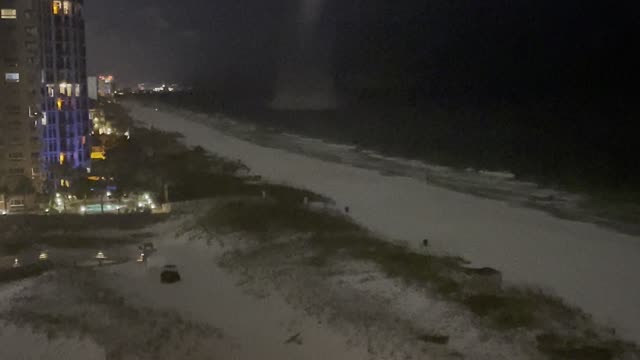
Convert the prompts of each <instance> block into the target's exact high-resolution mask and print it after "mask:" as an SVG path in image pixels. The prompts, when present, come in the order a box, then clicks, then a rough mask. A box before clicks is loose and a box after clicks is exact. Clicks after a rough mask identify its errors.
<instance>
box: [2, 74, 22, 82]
mask: <svg viewBox="0 0 640 360" xmlns="http://www.w3.org/2000/svg"><path fill="white" fill-rule="evenodd" d="M4 81H6V82H12V83H17V82H20V74H18V73H5V74H4Z"/></svg>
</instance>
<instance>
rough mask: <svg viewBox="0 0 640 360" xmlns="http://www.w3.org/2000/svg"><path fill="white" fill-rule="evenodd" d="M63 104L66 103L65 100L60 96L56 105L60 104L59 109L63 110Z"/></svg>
mask: <svg viewBox="0 0 640 360" xmlns="http://www.w3.org/2000/svg"><path fill="white" fill-rule="evenodd" d="M62 104H64V101H62V99H60V98H58V101H56V105H57V106H58V110H62Z"/></svg>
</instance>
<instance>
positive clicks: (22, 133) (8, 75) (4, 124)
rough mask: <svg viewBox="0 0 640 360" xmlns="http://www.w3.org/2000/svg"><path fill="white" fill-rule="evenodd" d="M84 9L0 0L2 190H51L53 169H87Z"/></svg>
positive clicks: (69, 3) (48, 0) (78, 3)
mask: <svg viewBox="0 0 640 360" xmlns="http://www.w3.org/2000/svg"><path fill="white" fill-rule="evenodd" d="M82 6H83V0H64V1H58V0H0V10H1V13H0V154H1V156H0V188H4V187H5V186H6V187H9V188H11V186H15V184H16V183H20V179H24V178H25V177H26V178H28V179H31V180H32V181H33V183H34V185H35V187H36V189H42V188H43V187H42V184H43V180H46V179H48V180H49V181H47V182H44V183H46V184H47V185H49V186H47V188H48V189H52V188H53V187H54V186H55V184H59V180H60V179H55V176H54V172H53V171H52V169H53V166H52V164H60V163H62V164H65V165H70V166H72V167H74V168H82V169H87V168H90V161H91V160H90V151H91V145H90V144H89V142H90V139H89V134H90V132H91V124H90V121H89V111H88V99H87V74H86V51H85V32H84V19H83V16H82ZM22 183H23V184H24V181H22ZM22 187H23V188H24V186H22Z"/></svg>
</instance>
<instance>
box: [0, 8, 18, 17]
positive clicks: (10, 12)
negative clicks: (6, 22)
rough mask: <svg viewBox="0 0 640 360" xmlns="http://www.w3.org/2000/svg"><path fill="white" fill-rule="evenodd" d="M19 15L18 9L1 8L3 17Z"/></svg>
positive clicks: (0, 15)
mask: <svg viewBox="0 0 640 360" xmlns="http://www.w3.org/2000/svg"><path fill="white" fill-rule="evenodd" d="M17 16H18V13H17V12H16V9H0V18H1V19H15V18H17Z"/></svg>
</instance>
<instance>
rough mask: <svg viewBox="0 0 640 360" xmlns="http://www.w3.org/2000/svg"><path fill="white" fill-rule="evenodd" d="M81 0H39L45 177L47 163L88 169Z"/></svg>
mask: <svg viewBox="0 0 640 360" xmlns="http://www.w3.org/2000/svg"><path fill="white" fill-rule="evenodd" d="M83 2H84V1H83V0H64V1H57V0H53V1H51V0H41V1H40V10H39V15H40V39H41V62H42V97H43V101H42V111H43V113H44V118H43V119H42V122H43V125H44V126H43V131H42V157H43V160H44V164H45V170H47V176H48V178H49V180H51V181H53V182H54V183H56V184H57V183H58V181H59V180H61V179H55V174H54V173H53V171H52V165H53V164H58V163H59V164H67V165H70V166H71V167H74V168H82V169H89V168H90V162H91V157H90V154H91V145H90V139H89V135H90V132H91V122H90V120H89V106H88V96H87V70H86V69H87V65H86V47H85V25H84V18H83V15H82V6H83Z"/></svg>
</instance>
